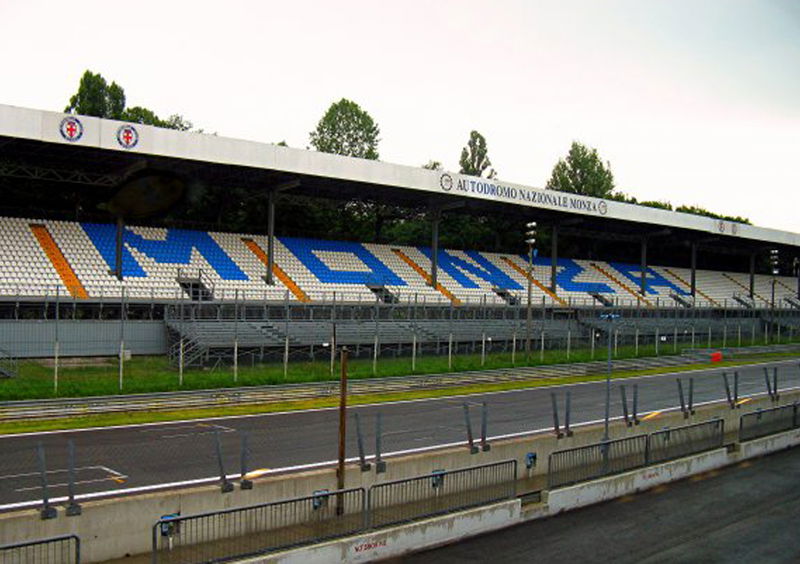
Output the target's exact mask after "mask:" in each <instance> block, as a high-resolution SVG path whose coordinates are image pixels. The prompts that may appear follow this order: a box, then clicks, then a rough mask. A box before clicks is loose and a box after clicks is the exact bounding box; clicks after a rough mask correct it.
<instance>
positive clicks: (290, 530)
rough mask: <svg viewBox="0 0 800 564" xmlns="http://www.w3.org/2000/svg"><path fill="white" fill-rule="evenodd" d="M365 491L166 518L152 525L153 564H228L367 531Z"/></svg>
mask: <svg viewBox="0 0 800 564" xmlns="http://www.w3.org/2000/svg"><path fill="white" fill-rule="evenodd" d="M365 504H366V492H365V490H364V488H355V489H349V490H337V491H328V490H321V491H319V492H316V493H315V494H313V495H310V496H305V497H300V498H295V499H288V500H284V501H276V502H272V503H264V504H260V505H252V506H249V507H240V508H236V509H227V510H224V511H215V512H210V513H202V514H197V515H187V516H181V515H166V516H164V517H162V518H161V519H159V521H158V522H157V523H156V524H155V525H154V526H153V553H152V561H153V564H157V563H159V562H160V563H165V564H199V563H201V562H225V561H230V560H233V559H238V558H245V557H248V556H256V555H258V554H263V553H266V552H272V551H276V550H282V549H287V548H291V547H295V546H301V545H304V544H310V543H315V542H321V541H324V540H328V539H333V538H338V537H343V536H347V535H349V534H354V533H357V532H359V531H362V530H364V526H365V506H366V505H365Z"/></svg>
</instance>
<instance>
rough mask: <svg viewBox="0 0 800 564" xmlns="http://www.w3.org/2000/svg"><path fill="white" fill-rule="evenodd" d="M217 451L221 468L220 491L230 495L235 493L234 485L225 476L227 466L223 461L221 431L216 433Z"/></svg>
mask: <svg viewBox="0 0 800 564" xmlns="http://www.w3.org/2000/svg"><path fill="white" fill-rule="evenodd" d="M214 438H215V443H216V451H217V464H218V466H219V481H220V491H221V492H222V493H228V492H232V491H233V484H231V483H230V482H229V481H228V476H226V475H225V466H224V463H223V461H222V439H220V438H219V429H217V430H216V432H215V433H214Z"/></svg>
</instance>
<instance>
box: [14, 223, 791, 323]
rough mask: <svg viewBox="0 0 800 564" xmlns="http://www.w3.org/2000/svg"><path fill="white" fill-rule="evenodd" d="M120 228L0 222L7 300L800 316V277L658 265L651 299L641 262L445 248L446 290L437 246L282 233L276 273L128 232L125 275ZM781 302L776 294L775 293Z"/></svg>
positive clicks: (238, 256)
mask: <svg viewBox="0 0 800 564" xmlns="http://www.w3.org/2000/svg"><path fill="white" fill-rule="evenodd" d="M116 229H117V227H116V226H115V225H112V224H99V223H78V222H67V221H51V220H37V219H24V218H9V217H6V218H0V272H2V278H1V279H0V298H2V299H5V300H9V299H17V300H18V299H20V298H36V299H41V298H48V299H50V298H53V297H54V296H58V297H59V298H64V299H74V300H84V301H97V300H112V299H120V298H123V297H124V298H126V299H129V300H158V301H162V302H163V301H172V300H189V301H214V300H228V301H234V300H236V301H242V302H247V301H259V302H274V301H292V302H300V303H316V302H322V301H326V302H330V301H336V300H338V301H340V302H351V303H352V302H374V301H376V300H377V301H383V302H387V303H392V302H403V303H408V302H415V303H420V302H422V303H429V304H453V305H462V304H476V303H492V304H497V303H504V302H505V303H510V304H516V303H521V302H524V301H526V300H527V286H528V284H529V283H530V285H531V289H532V301H534V302H535V303H537V304H538V303H543V304H545V305H546V306H548V307H550V306H555V307H575V306H585V305H593V304H594V305H596V304H600V305H636V306H640V307H648V308H649V307H652V308H666V307H677V308H682V307H683V308H686V307H692V306H698V307H727V306H728V305H730V306H734V307H739V306H741V307H746V308H763V307H773V306H774V307H778V308H790V309H791V308H794V309H800V294H799V293H798V287H797V285H798V283H797V280H796V279H794V278H790V277H785V276H778V277H772V276H767V275H761V274H759V275H756V276H755V280H754V287H753V292H752V296H751V294H750V280H749V275H748V274H743V273H738V272H717V271H709V270H697V271H696V294H695V295H694V296H692V295H691V293H690V279H691V273H690V271H689V270H688V269H686V268H677V267H663V266H648V267H647V268H646V269H645V273H644V274H645V281H644V292H642V269H641V267H640V266H639V265H634V264H629V263H622V262H604V261H597V260H584V259H579V258H574V259H573V258H559V259H558V260H557V263H556V264H557V267H556V272H555V286H553V285H552V282H551V274H552V273H551V259H549V258H546V257H537V258H535V259H534V260H533V265H532V268H531V269H529V264H528V259H527V257H525V256H524V255H519V254H506V253H490V252H479V251H476V250H466V251H463V250H452V249H447V250H439V252H438V254H437V261H436V262H437V264H438V270H437V273H438V276H437V283H436V284H435V285H433V284H432V282H433V281H432V275H431V268H432V263H433V260H432V259H433V257H432V252H431V249H429V248H427V247H408V246H398V245H378V244H369V243H355V242H345V241H329V240H316V239H302V238H295V237H277V238H275V240H274V249H273V257H274V261H273V263H272V269H271V272H267V268H268V266H267V265H268V264H270V262H269V258H268V256H269V252H268V251H269V249H268V246H269V243H268V239H267V237H265V236H262V235H253V234H237V233H222V232H207V231H192V230H184V229H167V228H155V227H136V226H127V227H124V229H123V231H122V238H121V240H122V247H121V255H120V258H121V271H122V280H121V281H120V280H118V279H117V277H116V276H115V269H116V267H117V248H116V240H117V231H116ZM773 296H774V298H773Z"/></svg>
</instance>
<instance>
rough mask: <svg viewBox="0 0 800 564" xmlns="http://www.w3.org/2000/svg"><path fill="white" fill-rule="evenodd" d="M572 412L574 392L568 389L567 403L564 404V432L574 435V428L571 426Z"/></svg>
mask: <svg viewBox="0 0 800 564" xmlns="http://www.w3.org/2000/svg"><path fill="white" fill-rule="evenodd" d="M571 413H572V393H571V392H570V391H569V390H567V399H566V404H565V405H564V434H565V435H566V436H568V437H571V436H572V429H570V428H569V420H570V414H571Z"/></svg>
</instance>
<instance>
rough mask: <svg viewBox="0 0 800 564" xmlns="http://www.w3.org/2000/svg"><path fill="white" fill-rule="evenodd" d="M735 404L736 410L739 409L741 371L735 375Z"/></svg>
mask: <svg viewBox="0 0 800 564" xmlns="http://www.w3.org/2000/svg"><path fill="white" fill-rule="evenodd" d="M733 402H734V405H735V407H736V409H739V408H740V407H741V406H740V405H739V371H738V370H737V371H735V372H734V373H733Z"/></svg>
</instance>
